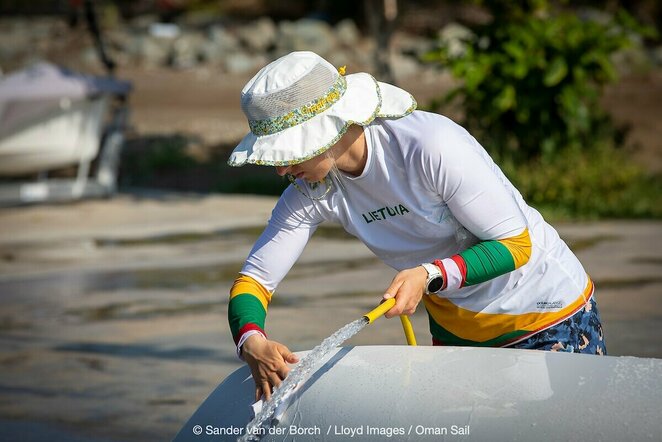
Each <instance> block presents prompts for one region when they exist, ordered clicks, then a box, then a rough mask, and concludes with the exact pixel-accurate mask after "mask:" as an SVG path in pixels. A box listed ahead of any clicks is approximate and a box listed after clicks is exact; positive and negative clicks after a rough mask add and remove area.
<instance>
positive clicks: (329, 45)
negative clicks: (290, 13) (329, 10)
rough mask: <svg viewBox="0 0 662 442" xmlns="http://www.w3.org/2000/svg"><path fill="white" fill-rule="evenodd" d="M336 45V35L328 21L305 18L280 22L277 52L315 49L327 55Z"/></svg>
mask: <svg viewBox="0 0 662 442" xmlns="http://www.w3.org/2000/svg"><path fill="white" fill-rule="evenodd" d="M335 45H336V37H335V35H334V33H333V30H332V29H331V26H330V25H329V24H328V23H325V22H323V21H319V20H313V19H306V18H304V19H302V20H299V21H296V22H288V21H283V22H281V23H280V26H279V28H278V40H277V43H276V53H277V55H284V54H287V53H289V52H292V51H313V52H315V53H317V54H319V55H321V56H322V57H326V56H327V55H328V54H329V53H331V51H332V50H333V49H334V47H335Z"/></svg>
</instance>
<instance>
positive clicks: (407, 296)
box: [383, 268, 425, 318]
mask: <svg viewBox="0 0 662 442" xmlns="http://www.w3.org/2000/svg"><path fill="white" fill-rule="evenodd" d="M423 276H424V275H422V273H421V272H420V271H419V269H417V268H413V269H406V270H403V271H401V272H399V273H398V274H397V275H395V278H393V281H392V282H391V285H390V286H389V287H388V288H387V289H386V292H385V293H384V295H383V299H385V300H386V299H391V298H395V300H396V303H395V305H394V306H393V307H392V308H391V309H390V310H389V311H387V312H386V313H385V314H384V316H385V317H387V318H392V317H394V316H398V315H412V314H414V312H415V311H416V307H417V306H418V303H419V302H420V301H421V297H422V296H423V284H424V283H425V279H422V277H423Z"/></svg>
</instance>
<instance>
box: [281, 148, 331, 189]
mask: <svg viewBox="0 0 662 442" xmlns="http://www.w3.org/2000/svg"><path fill="white" fill-rule="evenodd" d="M332 167H333V158H332V157H330V156H329V155H327V154H326V153H322V154H320V155H317V156H316V157H313V158H311V159H309V160H307V161H304V162H303V163H299V164H294V165H291V166H276V173H277V174H278V175H280V176H284V175H285V174H288V173H289V174H290V175H292V176H294V177H296V178H300V179H302V180H306V181H308V182H309V183H315V182H318V181H322V180H323V179H324V178H325V177H326V176H327V175H328V174H329V171H331V168H332Z"/></svg>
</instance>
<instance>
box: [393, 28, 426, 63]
mask: <svg viewBox="0 0 662 442" xmlns="http://www.w3.org/2000/svg"><path fill="white" fill-rule="evenodd" d="M433 48H434V44H433V42H432V41H431V40H430V39H428V38H423V37H418V36H415V35H411V34H407V33H404V32H395V33H394V34H393V36H392V37H391V49H393V50H394V51H396V52H398V53H400V54H404V55H409V56H411V57H414V58H416V59H419V58H420V57H421V56H423V55H424V54H425V53H426V52H428V51H430V50H432V49H433Z"/></svg>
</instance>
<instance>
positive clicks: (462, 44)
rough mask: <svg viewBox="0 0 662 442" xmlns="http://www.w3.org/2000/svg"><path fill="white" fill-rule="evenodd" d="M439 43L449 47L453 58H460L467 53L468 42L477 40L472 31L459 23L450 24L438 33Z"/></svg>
mask: <svg viewBox="0 0 662 442" xmlns="http://www.w3.org/2000/svg"><path fill="white" fill-rule="evenodd" d="M437 38H438V40H439V43H441V44H442V45H443V46H446V47H448V50H449V53H450V55H451V56H452V57H459V56H461V55H462V54H464V52H465V51H466V48H467V42H468V41H471V40H473V39H474V38H475V35H474V33H473V32H471V30H470V29H469V28H467V27H465V26H462V25H460V24H458V23H449V24H447V25H446V26H444V28H443V29H442V30H440V31H439V32H438V33H437Z"/></svg>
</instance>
